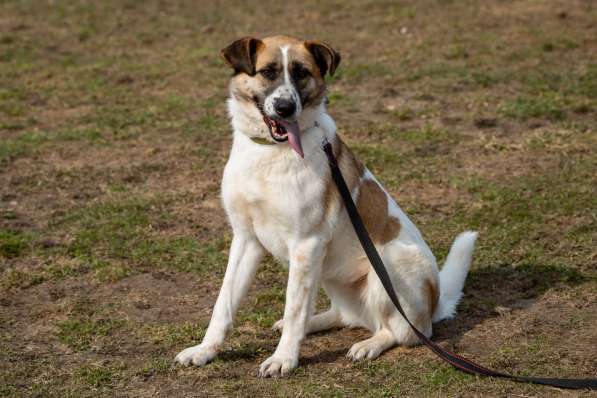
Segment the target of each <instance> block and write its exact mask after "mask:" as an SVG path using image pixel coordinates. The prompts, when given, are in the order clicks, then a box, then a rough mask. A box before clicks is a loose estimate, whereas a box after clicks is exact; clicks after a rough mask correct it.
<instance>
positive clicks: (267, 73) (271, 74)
mask: <svg viewBox="0 0 597 398" xmlns="http://www.w3.org/2000/svg"><path fill="white" fill-rule="evenodd" d="M259 74H261V76H263V77H265V78H266V79H268V80H275V79H276V76H277V73H276V70H275V69H273V68H265V69H261V70H260V71H259Z"/></svg>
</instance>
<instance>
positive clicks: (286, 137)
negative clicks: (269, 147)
mask: <svg viewBox="0 0 597 398" xmlns="http://www.w3.org/2000/svg"><path fill="white" fill-rule="evenodd" d="M263 121H264V122H265V124H266V125H267V127H268V128H269V133H270V135H271V136H272V138H273V139H274V141H276V142H285V141H288V144H289V145H290V147H291V148H292V149H294V151H295V152H296V153H298V154H299V156H300V157H302V158H304V157H305V155H304V153H303V146H302V144H301V130H300V128H299V125H298V122H296V121H288V120H284V119H278V120H275V119H271V118H269V117H267V116H265V115H264V116H263Z"/></svg>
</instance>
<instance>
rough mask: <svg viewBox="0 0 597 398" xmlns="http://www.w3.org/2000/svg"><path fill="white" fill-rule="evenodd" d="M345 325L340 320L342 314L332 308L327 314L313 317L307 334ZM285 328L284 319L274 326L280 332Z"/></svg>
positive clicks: (323, 313) (308, 325)
mask: <svg viewBox="0 0 597 398" xmlns="http://www.w3.org/2000/svg"><path fill="white" fill-rule="evenodd" d="M343 325H344V324H343V323H342V320H341V318H340V312H339V311H338V310H337V309H335V308H334V307H332V308H330V309H329V310H327V311H326V312H322V313H321V314H316V315H313V316H312V317H311V319H309V323H308V324H307V333H317V332H323V331H324V330H329V329H333V328H337V327H341V326H343ZM283 328H284V319H280V320H279V321H278V322H276V323H274V326H272V329H274V330H278V331H280V332H281V331H282V329H283Z"/></svg>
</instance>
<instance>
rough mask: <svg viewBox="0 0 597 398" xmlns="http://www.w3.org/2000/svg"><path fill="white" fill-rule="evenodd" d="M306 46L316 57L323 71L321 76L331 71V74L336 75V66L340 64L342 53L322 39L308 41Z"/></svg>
mask: <svg viewBox="0 0 597 398" xmlns="http://www.w3.org/2000/svg"><path fill="white" fill-rule="evenodd" d="M305 47H307V50H309V52H310V53H311V55H313V58H315V63H317V66H318V67H319V70H320V71H321V76H322V77H323V76H325V74H326V73H327V72H328V71H329V73H330V76H334V73H335V72H336V68H337V67H338V65H339V64H340V60H341V59H342V57H340V53H338V52H337V51H336V50H334V49H333V48H332V47H331V46H330V45H329V44H327V43H323V42H320V41H306V42H305Z"/></svg>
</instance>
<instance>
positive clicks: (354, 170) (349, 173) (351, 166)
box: [323, 136, 365, 218]
mask: <svg viewBox="0 0 597 398" xmlns="http://www.w3.org/2000/svg"><path fill="white" fill-rule="evenodd" d="M332 146H333V149H334V155H335V156H336V159H337V160H338V165H339V166H340V170H341V171H342V174H343V176H344V180H345V181H346V185H347V186H348V189H349V190H350V191H351V192H352V191H353V190H354V188H355V187H356V186H357V184H358V183H359V179H360V178H361V176H362V175H363V173H364V172H365V167H364V166H363V164H362V163H361V162H360V161H359V160H358V159H357V158H356V156H355V155H354V154H353V153H352V151H351V150H350V149H349V148H348V147H347V146H346V144H344V142H343V141H342V139H341V138H340V137H339V136H336V140H335V141H334V142H333V143H332ZM323 200H324V208H325V213H324V217H325V218H329V217H331V214H332V213H333V211H334V210H337V209H339V208H341V207H340V204H341V198H340V194H339V193H338V188H336V185H335V184H334V181H333V180H332V177H331V175H330V178H329V180H328V181H327V182H326V188H325V194H324V198H323Z"/></svg>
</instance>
